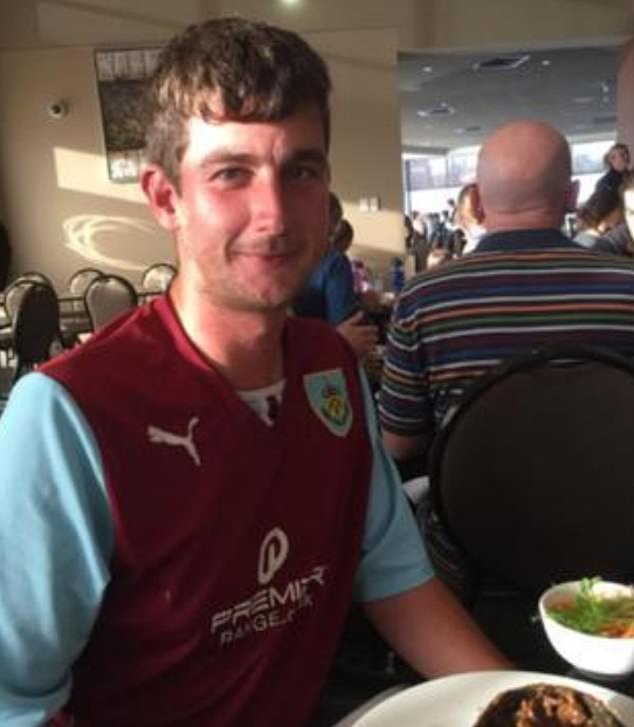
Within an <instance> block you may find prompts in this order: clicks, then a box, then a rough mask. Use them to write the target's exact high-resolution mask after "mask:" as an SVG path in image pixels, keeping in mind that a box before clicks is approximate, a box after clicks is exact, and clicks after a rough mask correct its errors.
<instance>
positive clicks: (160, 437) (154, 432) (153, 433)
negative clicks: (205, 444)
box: [147, 417, 200, 467]
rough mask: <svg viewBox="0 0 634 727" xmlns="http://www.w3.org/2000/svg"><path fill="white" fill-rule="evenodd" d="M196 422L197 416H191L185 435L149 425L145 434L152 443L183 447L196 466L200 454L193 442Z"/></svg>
mask: <svg viewBox="0 0 634 727" xmlns="http://www.w3.org/2000/svg"><path fill="white" fill-rule="evenodd" d="M197 424H198V417H193V418H192V419H191V420H190V422H189V424H188V425H187V436H185V435H184V434H174V432H166V431H165V429H159V427H153V426H149V427H148V428H147V435H148V438H149V440H150V442H152V444H167V445H168V446H170V447H183V448H184V449H185V450H187V452H188V453H189V455H190V457H191V458H192V459H193V460H194V462H195V464H196V466H197V467H200V456H199V455H198V450H197V449H196V444H195V442H194V427H195V426H196V425H197Z"/></svg>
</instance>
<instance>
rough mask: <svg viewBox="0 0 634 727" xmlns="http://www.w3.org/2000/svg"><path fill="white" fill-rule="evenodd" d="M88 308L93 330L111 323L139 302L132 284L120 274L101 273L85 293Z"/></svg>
mask: <svg viewBox="0 0 634 727" xmlns="http://www.w3.org/2000/svg"><path fill="white" fill-rule="evenodd" d="M84 301H85V305H86V310H87V311H88V315H89V317H90V323H91V326H92V330H93V331H96V330H97V329H98V328H101V327H102V326H105V325H106V324H107V323H110V321H112V320H113V319H114V318H116V317H117V316H119V315H121V314H122V313H125V311H127V310H129V309H130V308H134V307H135V306H136V304H137V295H136V292H135V291H134V288H133V287H132V285H131V284H130V283H129V282H128V281H127V280H126V279H125V278H122V277H120V276H119V275H101V276H100V277H98V278H95V279H94V280H93V281H92V283H90V285H89V286H88V288H87V289H86V292H85V294H84Z"/></svg>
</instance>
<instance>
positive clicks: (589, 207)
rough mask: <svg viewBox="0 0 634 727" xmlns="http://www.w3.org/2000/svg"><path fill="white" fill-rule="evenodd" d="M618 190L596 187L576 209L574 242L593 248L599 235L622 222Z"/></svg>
mask: <svg viewBox="0 0 634 727" xmlns="http://www.w3.org/2000/svg"><path fill="white" fill-rule="evenodd" d="M623 219H624V218H623V205H622V203H621V199H620V197H619V194H618V191H615V190H613V189H611V188H610V187H607V186H603V187H598V188H597V189H596V190H595V191H594V192H593V193H592V194H591V195H590V197H588V199H587V200H586V202H585V203H584V204H582V205H581V206H580V207H579V209H578V210H577V219H576V223H575V227H576V234H575V238H574V240H575V242H576V243H578V244H579V245H582V246H583V247H591V248H593V247H594V246H595V245H596V244H597V242H598V240H599V238H600V237H602V236H603V235H605V234H606V233H608V232H610V231H611V230H612V229H613V228H614V227H616V226H617V225H619V224H621V223H622V222H623Z"/></svg>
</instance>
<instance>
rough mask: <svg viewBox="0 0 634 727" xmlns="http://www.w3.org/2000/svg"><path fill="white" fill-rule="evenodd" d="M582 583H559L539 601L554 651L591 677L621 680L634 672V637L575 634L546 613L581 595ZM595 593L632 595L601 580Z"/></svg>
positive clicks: (627, 590)
mask: <svg viewBox="0 0 634 727" xmlns="http://www.w3.org/2000/svg"><path fill="white" fill-rule="evenodd" d="M579 589H580V581H570V582H568V583H560V584H559V585H557V586H553V587H552V588H549V589H548V590H547V591H546V592H545V593H543V594H542V596H541V598H540V599H539V615H540V617H541V621H542V624H543V625H544V630H545V631H546V635H547V636H548V638H549V640H550V643H551V644H552V646H553V648H554V649H555V651H556V652H557V653H558V654H559V655H560V656H561V657H562V658H563V659H565V660H566V661H567V662H568V663H569V664H572V666H574V667H576V668H577V669H579V670H580V671H584V672H588V673H589V674H597V675H604V676H612V677H618V676H622V675H624V674H629V673H630V672H632V671H634V638H633V637H609V636H592V635H591V634H584V633H583V632H582V631H576V630H575V629H571V628H569V627H567V626H564V625H563V624H560V623H559V622H558V621H555V619H553V618H552V616H550V615H549V614H548V612H547V611H546V608H547V607H552V606H554V605H555V604H557V603H561V602H562V601H567V600H570V598H572V597H574V596H575V595H576V594H577V593H579ZM593 592H594V593H596V594H597V595H600V596H621V595H622V596H631V595H633V594H634V590H633V589H632V587H631V586H624V585H622V584H620V583H610V582H607V581H605V582H604V581H599V582H598V583H596V584H595V585H594V587H593Z"/></svg>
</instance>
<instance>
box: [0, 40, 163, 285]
mask: <svg viewBox="0 0 634 727" xmlns="http://www.w3.org/2000/svg"><path fill="white" fill-rule="evenodd" d="M93 68H94V67H93V54H92V50H91V49H81V48H74V49H57V50H38V51H6V52H5V53H3V54H2V55H1V56H0V99H2V108H3V114H2V133H1V134H0V158H1V159H2V169H1V170H0V172H1V184H2V189H3V192H4V194H3V196H4V201H5V214H6V222H7V227H8V228H9V230H10V234H11V239H12V244H13V249H14V259H15V262H14V270H15V271H24V270H28V269H39V270H42V271H43V272H46V273H47V274H48V275H50V276H51V277H52V279H53V280H54V282H55V283H56V284H57V285H58V286H60V287H63V286H64V284H65V282H66V280H67V279H68V277H69V276H70V274H71V273H72V272H73V271H74V270H77V269H78V268H80V267H85V266H92V265H97V266H99V267H100V268H102V269H104V270H106V271H113V272H120V273H123V274H125V275H129V276H130V277H131V278H132V279H135V280H136V279H137V276H139V275H140V273H141V271H142V270H143V269H144V268H145V267H146V266H147V264H148V262H151V261H156V260H163V259H166V260H170V259H172V252H171V243H170V242H169V240H168V239H167V238H166V237H165V236H164V235H163V234H162V233H160V232H159V231H158V229H157V228H156V226H155V225H154V223H153V222H152V221H151V219H150V216H149V214H148V212H147V210H146V206H145V203H144V200H143V198H142V195H141V193H140V190H139V189H138V187H137V186H136V185H118V184H113V183H111V182H110V181H109V180H108V178H107V170H106V164H105V159H104V156H103V141H102V131H101V119H100V114H99V108H98V102H97V92H96V84H95V79H94V70H93ZM60 98H62V99H66V100H67V101H68V105H69V114H68V116H67V117H66V118H64V119H61V120H59V121H52V120H51V119H50V118H48V116H47V114H46V107H47V105H48V104H49V103H50V102H51V101H55V100H58V99H60Z"/></svg>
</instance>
